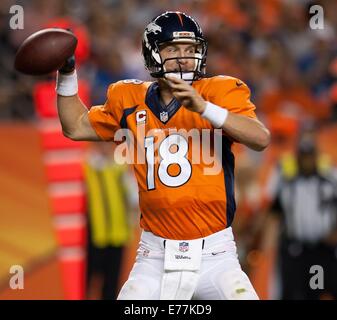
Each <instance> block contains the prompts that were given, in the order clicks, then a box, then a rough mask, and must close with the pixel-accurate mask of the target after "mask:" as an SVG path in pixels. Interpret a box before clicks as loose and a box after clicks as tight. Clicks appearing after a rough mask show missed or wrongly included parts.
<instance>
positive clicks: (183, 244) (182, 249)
mask: <svg viewBox="0 0 337 320" xmlns="http://www.w3.org/2000/svg"><path fill="white" fill-rule="evenodd" d="M188 249H189V248H188V242H179V251H180V252H187V251H188Z"/></svg>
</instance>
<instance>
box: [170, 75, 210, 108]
mask: <svg viewBox="0 0 337 320" xmlns="http://www.w3.org/2000/svg"><path fill="white" fill-rule="evenodd" d="M166 79H167V81H166V82H167V84H168V86H169V87H170V88H171V90H172V94H173V95H174V97H175V98H176V99H177V100H178V101H179V102H180V103H181V104H182V105H183V106H184V107H185V108H187V109H189V110H190V111H194V112H198V113H203V112H204V111H205V108H206V102H205V100H204V99H203V98H202V97H201V96H200V94H199V93H198V92H197V91H196V90H195V89H194V88H193V87H192V86H191V85H190V84H189V83H187V82H186V81H184V80H182V79H179V78H176V77H172V76H166Z"/></svg>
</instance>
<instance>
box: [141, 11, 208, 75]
mask: <svg viewBox="0 0 337 320" xmlns="http://www.w3.org/2000/svg"><path fill="white" fill-rule="evenodd" d="M170 42H174V43H179V42H191V43H193V44H196V45H197V51H196V53H195V54H194V55H193V56H191V57H184V58H185V59H186V58H188V59H195V62H196V63H195V68H194V70H188V71H184V72H183V71H181V70H180V75H181V78H182V79H184V77H183V74H184V73H188V74H191V73H192V74H193V79H192V80H198V79H200V78H202V77H203V76H204V75H205V72H206V56H207V42H206V40H205V39H204V36H203V34H202V30H201V28H200V26H199V24H198V23H197V22H196V21H195V20H194V19H193V18H192V17H190V16H188V15H187V14H185V13H182V12H179V11H167V12H165V13H163V14H161V15H159V16H157V17H156V18H154V19H153V20H152V21H151V22H150V23H149V24H148V25H147V26H146V28H145V31H144V34H143V41H142V54H143V57H144V63H145V67H146V68H147V69H148V70H149V71H150V74H151V76H152V77H154V78H162V77H164V76H165V74H166V73H169V72H168V71H165V67H164V64H165V62H166V61H167V60H169V59H174V60H179V59H182V58H179V57H177V58H169V59H165V61H162V58H161V56H160V51H159V49H160V46H161V45H163V44H165V43H170Z"/></svg>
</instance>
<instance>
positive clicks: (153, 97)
mask: <svg viewBox="0 0 337 320" xmlns="http://www.w3.org/2000/svg"><path fill="white" fill-rule="evenodd" d="M145 103H146V105H147V106H148V107H149V109H150V110H151V111H152V113H153V114H154V115H155V116H156V117H157V118H158V120H159V121H161V122H162V123H164V124H166V123H167V122H169V121H170V119H171V118H172V117H173V116H174V115H175V114H176V112H177V111H178V110H179V109H180V107H181V104H180V102H179V101H178V100H177V99H176V98H173V99H172V100H171V102H170V103H169V104H168V105H167V106H164V105H163V103H162V102H161V101H160V95H159V85H158V82H154V83H152V84H151V85H150V86H149V88H148V90H147V92H146V97H145ZM162 112H167V113H168V117H167V120H166V121H162V120H161V119H160V113H162Z"/></svg>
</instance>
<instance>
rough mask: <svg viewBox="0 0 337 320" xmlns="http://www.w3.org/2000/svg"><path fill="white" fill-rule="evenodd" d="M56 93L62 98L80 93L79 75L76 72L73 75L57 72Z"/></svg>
mask: <svg viewBox="0 0 337 320" xmlns="http://www.w3.org/2000/svg"><path fill="white" fill-rule="evenodd" d="M56 92H57V94H59V95H60V96H65V97H70V96H74V95H75V94H77V92H78V82H77V73H76V70H74V72H73V73H71V74H62V73H60V72H57V76H56Z"/></svg>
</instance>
